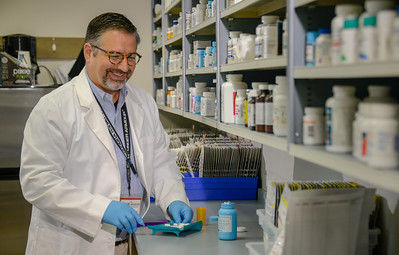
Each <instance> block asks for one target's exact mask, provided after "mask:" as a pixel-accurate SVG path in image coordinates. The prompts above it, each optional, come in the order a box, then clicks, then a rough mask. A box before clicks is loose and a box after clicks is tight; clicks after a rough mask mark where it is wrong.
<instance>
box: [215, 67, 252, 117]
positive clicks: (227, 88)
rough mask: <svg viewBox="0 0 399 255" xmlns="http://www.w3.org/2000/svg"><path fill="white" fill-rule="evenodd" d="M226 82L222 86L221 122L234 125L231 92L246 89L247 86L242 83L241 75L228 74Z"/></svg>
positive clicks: (232, 96)
mask: <svg viewBox="0 0 399 255" xmlns="http://www.w3.org/2000/svg"><path fill="white" fill-rule="evenodd" d="M226 79H227V81H226V82H224V83H223V84H222V97H221V98H222V101H221V105H222V106H221V108H222V116H221V117H222V122H224V123H234V105H233V99H234V95H233V91H237V90H238V89H247V88H248V86H247V84H246V83H245V82H243V81H242V74H228V75H226Z"/></svg>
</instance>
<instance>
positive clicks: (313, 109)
mask: <svg viewBox="0 0 399 255" xmlns="http://www.w3.org/2000/svg"><path fill="white" fill-rule="evenodd" d="M323 113H324V108H323V107H305V114H306V115H314V114H316V115H323Z"/></svg>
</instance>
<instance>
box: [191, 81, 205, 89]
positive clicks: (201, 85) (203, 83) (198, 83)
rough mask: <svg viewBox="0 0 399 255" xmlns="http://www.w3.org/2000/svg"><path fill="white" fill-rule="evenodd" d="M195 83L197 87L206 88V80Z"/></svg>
mask: <svg viewBox="0 0 399 255" xmlns="http://www.w3.org/2000/svg"><path fill="white" fill-rule="evenodd" d="M194 85H195V88H197V89H203V88H206V82H196V83H194Z"/></svg>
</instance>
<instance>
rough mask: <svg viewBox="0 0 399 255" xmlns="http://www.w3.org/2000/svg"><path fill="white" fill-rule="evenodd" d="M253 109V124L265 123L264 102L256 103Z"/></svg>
mask: <svg viewBox="0 0 399 255" xmlns="http://www.w3.org/2000/svg"><path fill="white" fill-rule="evenodd" d="M255 111H256V113H255V124H256V125H265V103H256V105H255Z"/></svg>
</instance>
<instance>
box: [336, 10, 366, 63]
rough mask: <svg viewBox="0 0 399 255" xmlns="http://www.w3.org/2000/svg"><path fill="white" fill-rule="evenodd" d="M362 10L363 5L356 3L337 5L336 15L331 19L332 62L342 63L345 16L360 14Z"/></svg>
mask: <svg viewBox="0 0 399 255" xmlns="http://www.w3.org/2000/svg"><path fill="white" fill-rule="evenodd" d="M361 12H362V6H360V5H356V4H339V5H336V6H335V15H336V16H335V17H334V18H333V19H332V21H331V40H332V45H331V63H332V64H333V65H337V64H340V63H341V55H342V53H341V46H342V37H341V36H342V34H341V32H342V29H343V27H344V22H345V18H346V17H347V16H349V15H355V16H358V15H359V14H360V13H361Z"/></svg>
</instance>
